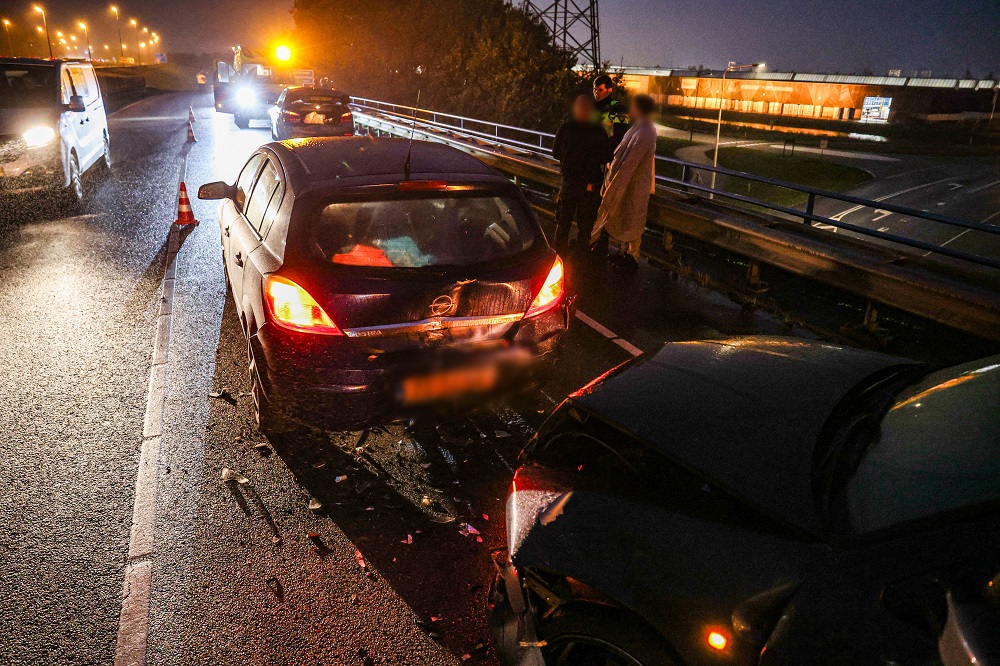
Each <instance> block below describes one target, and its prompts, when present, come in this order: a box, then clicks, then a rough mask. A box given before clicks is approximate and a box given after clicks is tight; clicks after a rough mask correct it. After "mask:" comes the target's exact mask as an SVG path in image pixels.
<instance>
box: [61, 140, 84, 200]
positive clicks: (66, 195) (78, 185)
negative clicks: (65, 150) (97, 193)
mask: <svg viewBox="0 0 1000 666" xmlns="http://www.w3.org/2000/svg"><path fill="white" fill-rule="evenodd" d="M85 197H86V193H85V192H84V189H83V172H81V171H80V160H79V158H77V156H76V153H70V154H69V185H67V186H66V189H65V190H64V192H63V199H64V201H65V203H66V208H68V209H69V210H70V211H71V212H76V211H79V210H80V208H82V207H83V201H84V198H85Z"/></svg>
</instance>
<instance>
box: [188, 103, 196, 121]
mask: <svg viewBox="0 0 1000 666" xmlns="http://www.w3.org/2000/svg"><path fill="white" fill-rule="evenodd" d="M197 120H198V119H197V118H195V117H194V107H193V106H189V107H188V122H189V123H193V122H195V121H197Z"/></svg>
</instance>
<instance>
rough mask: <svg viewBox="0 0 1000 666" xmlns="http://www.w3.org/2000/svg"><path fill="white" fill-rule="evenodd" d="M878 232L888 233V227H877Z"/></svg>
mask: <svg viewBox="0 0 1000 666" xmlns="http://www.w3.org/2000/svg"><path fill="white" fill-rule="evenodd" d="M878 230H879V233H885V232H886V231H889V227H879V228H878Z"/></svg>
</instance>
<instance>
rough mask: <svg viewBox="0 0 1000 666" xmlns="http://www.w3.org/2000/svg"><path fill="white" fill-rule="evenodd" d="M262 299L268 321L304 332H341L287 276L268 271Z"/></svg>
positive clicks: (338, 333) (320, 308)
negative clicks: (269, 316)
mask: <svg viewBox="0 0 1000 666" xmlns="http://www.w3.org/2000/svg"><path fill="white" fill-rule="evenodd" d="M264 302H265V303H266V304H267V311H268V314H270V315H271V321H273V322H274V323H275V324H277V325H278V326H280V327H282V328H287V329H289V330H292V331H301V332H303V333H319V334H323V335H343V334H344V333H343V331H341V330H340V329H339V328H337V325H336V324H334V323H333V320H332V319H330V315H328V314H327V313H326V312H325V311H324V310H323V308H322V307H320V305H319V303H317V302H316V299H314V298H313V297H312V296H310V295H309V292H308V291H306V290H305V289H303V288H302V287H300V286H299V285H297V284H295V283H294V282H292V281H291V280H289V279H288V278H283V277H279V276H277V275H271V276H269V277H268V278H267V280H266V281H265V282H264Z"/></svg>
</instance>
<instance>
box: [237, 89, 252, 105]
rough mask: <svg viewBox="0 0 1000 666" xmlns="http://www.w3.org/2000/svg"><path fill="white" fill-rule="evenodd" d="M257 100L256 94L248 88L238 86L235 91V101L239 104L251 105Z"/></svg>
mask: <svg viewBox="0 0 1000 666" xmlns="http://www.w3.org/2000/svg"><path fill="white" fill-rule="evenodd" d="M256 101H257V96H256V95H254V94H253V90H251V89H250V88H240V89H239V90H237V91H236V103H237V104H239V105H240V106H253V104H254V102H256Z"/></svg>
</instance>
